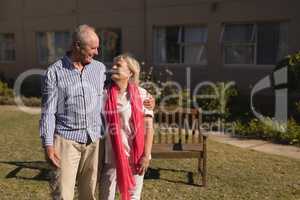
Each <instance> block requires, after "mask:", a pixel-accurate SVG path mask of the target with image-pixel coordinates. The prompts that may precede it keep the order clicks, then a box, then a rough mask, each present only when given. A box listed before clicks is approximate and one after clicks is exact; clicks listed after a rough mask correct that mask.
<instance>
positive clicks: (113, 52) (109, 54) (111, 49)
mask: <svg viewBox="0 0 300 200" xmlns="http://www.w3.org/2000/svg"><path fill="white" fill-rule="evenodd" d="M97 34H98V36H99V38H100V48H99V55H98V56H96V59H98V60H100V61H102V62H106V63H111V62H112V61H113V58H114V57H115V56H117V55H118V54H120V53H121V29H99V30H97Z"/></svg>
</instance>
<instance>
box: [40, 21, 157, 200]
mask: <svg viewBox="0 0 300 200" xmlns="http://www.w3.org/2000/svg"><path fill="white" fill-rule="evenodd" d="M98 47H99V38H98V36H97V34H96V32H95V29H94V28H93V27H91V26H88V25H80V26H78V27H77V28H76V29H75V30H74V32H73V35H72V43H71V50H70V51H69V52H67V53H66V55H65V56H64V57H62V58H61V59H59V60H58V61H56V62H55V63H54V64H51V65H50V66H49V68H48V69H47V71H46V74H45V76H44V79H43V87H42V95H43V96H42V114H41V120H40V136H41V139H42V144H43V146H44V149H45V153H46V159H47V160H48V162H50V164H51V166H52V171H51V180H50V188H51V195H52V198H53V199H59V200H61V199H63V200H72V199H73V198H74V189H75V184H76V182H77V183H78V195H79V199H80V200H94V199H96V197H95V191H96V186H97V180H98V177H99V175H100V183H99V186H100V199H108V200H113V199H114V198H115V193H116V191H117V190H118V191H119V192H120V196H121V199H122V200H129V199H140V196H141V191H142V186H143V178H144V174H145V171H146V170H147V168H148V166H149V162H150V159H151V148H152V141H153V108H154V104H155V103H154V100H153V98H152V97H151V95H149V94H148V93H147V91H146V90H144V89H142V88H141V87H139V86H138V83H139V72H140V67H139V63H138V62H137V61H136V60H135V59H134V58H133V57H132V56H130V55H128V54H122V55H119V56H117V57H115V58H114V62H113V67H112V69H111V70H110V74H111V80H112V81H111V82H110V83H109V84H106V85H104V81H105V79H106V74H107V72H106V68H105V66H104V65H103V64H102V63H101V62H98V61H96V60H94V59H93V57H94V56H95V55H97V54H98ZM101 155H104V156H101ZM102 157H104V158H103V159H102ZM100 169H101V170H100Z"/></svg>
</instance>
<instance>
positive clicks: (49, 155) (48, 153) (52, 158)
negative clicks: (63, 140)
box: [45, 145, 60, 168]
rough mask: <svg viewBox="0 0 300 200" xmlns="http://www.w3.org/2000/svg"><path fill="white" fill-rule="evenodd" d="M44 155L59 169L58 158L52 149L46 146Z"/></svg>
mask: <svg viewBox="0 0 300 200" xmlns="http://www.w3.org/2000/svg"><path fill="white" fill-rule="evenodd" d="M45 153H46V158H47V159H48V160H49V161H50V162H51V163H52V164H53V165H54V166H55V167H58V168H59V167H60V157H59V155H58V154H57V153H56V151H55V149H54V147H53V146H52V145H51V146H46V147H45Z"/></svg>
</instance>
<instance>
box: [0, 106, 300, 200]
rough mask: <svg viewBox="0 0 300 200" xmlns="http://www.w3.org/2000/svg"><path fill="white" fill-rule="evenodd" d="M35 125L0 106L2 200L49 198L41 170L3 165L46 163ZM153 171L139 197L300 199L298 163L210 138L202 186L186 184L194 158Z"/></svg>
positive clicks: (33, 119) (162, 163) (157, 164)
mask: <svg viewBox="0 0 300 200" xmlns="http://www.w3.org/2000/svg"><path fill="white" fill-rule="evenodd" d="M38 121H39V116H38V115H28V114H25V113H22V112H19V111H17V110H15V109H14V108H12V107H0V142H1V145H0V199H14V200H17V199H22V200H23V199H43V200H44V199H50V198H49V189H48V184H47V181H46V180H45V179H44V178H43V177H42V178H38V177H36V176H37V175H38V174H39V170H35V169H22V170H21V171H19V172H18V173H16V174H13V173H11V172H12V171H13V170H15V169H16V168H17V167H16V166H15V165H13V164H7V163H4V162H9V161H12V162H15V161H19V162H20V161H21V162H23V161H24V162H26V161H40V160H43V159H44V156H43V151H42V148H41V145H40V140H39V134H38ZM151 168H153V169H154V170H155V169H161V170H160V178H159V179H146V180H145V184H144V189H143V199H149V200H150V199H159V200H161V199H164V200H167V199H172V200H173V199H183V200H185V199H207V200H214V199H218V200H219V199H228V200H234V199H236V200H240V199H245V200H250V199H253V200H254V199H255V200H257V199H259V200H261V199H270V200H273V199H286V200H292V199H298V200H300V161H297V160H293V159H289V158H285V157H279V156H273V155H267V154H264V153H260V152H255V151H249V150H246V149H240V148H237V147H233V146H230V145H225V144H220V143H217V142H214V141H210V140H209V142H208V186H207V187H206V188H202V187H199V186H195V185H191V184H188V182H189V179H190V178H188V173H187V172H196V160H188V159H187V160H153V161H152V163H151ZM7 176H8V177H7ZM194 178H195V180H196V179H197V176H195V177H194ZM196 182H197V180H196Z"/></svg>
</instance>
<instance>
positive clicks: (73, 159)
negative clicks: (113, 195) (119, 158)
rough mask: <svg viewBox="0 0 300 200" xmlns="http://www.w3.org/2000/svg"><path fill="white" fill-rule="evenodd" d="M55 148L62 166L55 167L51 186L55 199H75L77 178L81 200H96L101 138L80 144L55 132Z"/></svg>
mask: <svg viewBox="0 0 300 200" xmlns="http://www.w3.org/2000/svg"><path fill="white" fill-rule="evenodd" d="M54 149H55V150H56V152H57V153H58V155H59V156H60V168H53V170H52V175H51V180H50V188H51V192H52V198H53V199H54V200H73V198H74V189H75V183H76V178H77V181H78V193H79V199H80V200H96V197H95V191H96V184H97V179H98V160H99V140H97V141H96V142H94V143H90V144H80V143H77V142H75V141H72V140H67V139H64V138H63V137H61V136H59V135H57V134H55V138H54Z"/></svg>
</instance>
